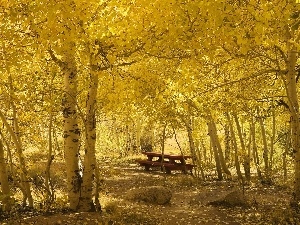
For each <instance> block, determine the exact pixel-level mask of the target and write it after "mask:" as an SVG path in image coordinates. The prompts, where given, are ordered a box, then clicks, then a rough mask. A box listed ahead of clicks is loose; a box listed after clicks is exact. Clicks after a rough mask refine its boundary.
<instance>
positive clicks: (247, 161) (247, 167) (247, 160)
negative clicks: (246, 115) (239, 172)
mask: <svg viewBox="0 0 300 225" xmlns="http://www.w3.org/2000/svg"><path fill="white" fill-rule="evenodd" d="M233 117H234V121H235V125H236V128H237V131H238V135H239V139H240V144H241V148H242V155H243V160H244V171H245V177H246V180H247V181H248V182H249V181H250V179H251V177H250V155H249V154H248V153H247V151H246V146H245V142H244V138H243V134H242V128H241V125H240V122H239V119H238V117H237V115H236V114H235V113H234V114H233Z"/></svg>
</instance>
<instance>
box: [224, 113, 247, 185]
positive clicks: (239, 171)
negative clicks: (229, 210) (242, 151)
mask: <svg viewBox="0 0 300 225" xmlns="http://www.w3.org/2000/svg"><path fill="white" fill-rule="evenodd" d="M226 116H227V120H228V123H229V129H230V133H231V141H232V145H233V149H234V165H235V169H236V173H237V175H238V180H239V181H241V182H242V184H243V185H244V177H243V175H242V172H241V167H240V162H239V156H238V146H237V141H236V137H235V133H234V129H233V122H232V120H231V118H230V115H229V113H226Z"/></svg>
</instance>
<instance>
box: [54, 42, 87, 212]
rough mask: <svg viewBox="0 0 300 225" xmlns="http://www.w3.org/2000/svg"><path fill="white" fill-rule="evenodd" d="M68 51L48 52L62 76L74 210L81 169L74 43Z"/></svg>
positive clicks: (68, 161)
mask: <svg viewBox="0 0 300 225" xmlns="http://www.w3.org/2000/svg"><path fill="white" fill-rule="evenodd" d="M68 48H69V49H70V52H69V53H66V54H65V55H64V56H63V60H64V61H62V60H60V59H58V58H57V57H56V56H55V54H54V52H53V51H52V49H50V50H49V54H50V56H51V58H52V60H53V61H54V62H55V63H56V64H57V65H58V66H59V67H60V69H61V71H62V72H63V77H64V83H63V87H64V94H63V99H62V108H63V112H62V113H63V124H64V127H63V130H64V134H63V138H64V156H65V163H66V172H67V193H68V200H69V203H70V209H71V210H74V211H76V210H77V209H78V206H79V199H80V191H81V184H82V175H81V173H82V171H81V170H80V168H79V164H80V161H79V157H80V155H79V148H80V128H79V124H78V113H77V109H76V105H77V94H78V93H77V66H76V60H75V50H74V49H75V43H69V45H68Z"/></svg>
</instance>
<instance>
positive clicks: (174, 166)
mask: <svg viewBox="0 0 300 225" xmlns="http://www.w3.org/2000/svg"><path fill="white" fill-rule="evenodd" d="M136 162H137V163H139V164H140V165H141V166H145V170H146V171H149V169H150V167H165V170H166V173H168V174H170V173H171V171H172V170H181V171H182V172H184V173H186V171H192V169H193V168H194V167H195V165H192V164H185V165H182V164H179V163H178V164H177V163H176V164H173V163H169V162H167V161H165V162H163V163H161V162H158V161H148V160H136Z"/></svg>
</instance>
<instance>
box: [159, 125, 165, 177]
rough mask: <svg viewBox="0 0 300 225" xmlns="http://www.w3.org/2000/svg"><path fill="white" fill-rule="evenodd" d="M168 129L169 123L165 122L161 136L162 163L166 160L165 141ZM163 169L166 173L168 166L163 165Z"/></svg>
mask: <svg viewBox="0 0 300 225" xmlns="http://www.w3.org/2000/svg"><path fill="white" fill-rule="evenodd" d="M166 129H167V124H164V126H163V132H162V137H161V143H160V145H161V154H162V157H161V164H163V162H164V157H165V142H166ZM162 170H163V172H164V173H165V172H166V168H165V167H164V166H162Z"/></svg>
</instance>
